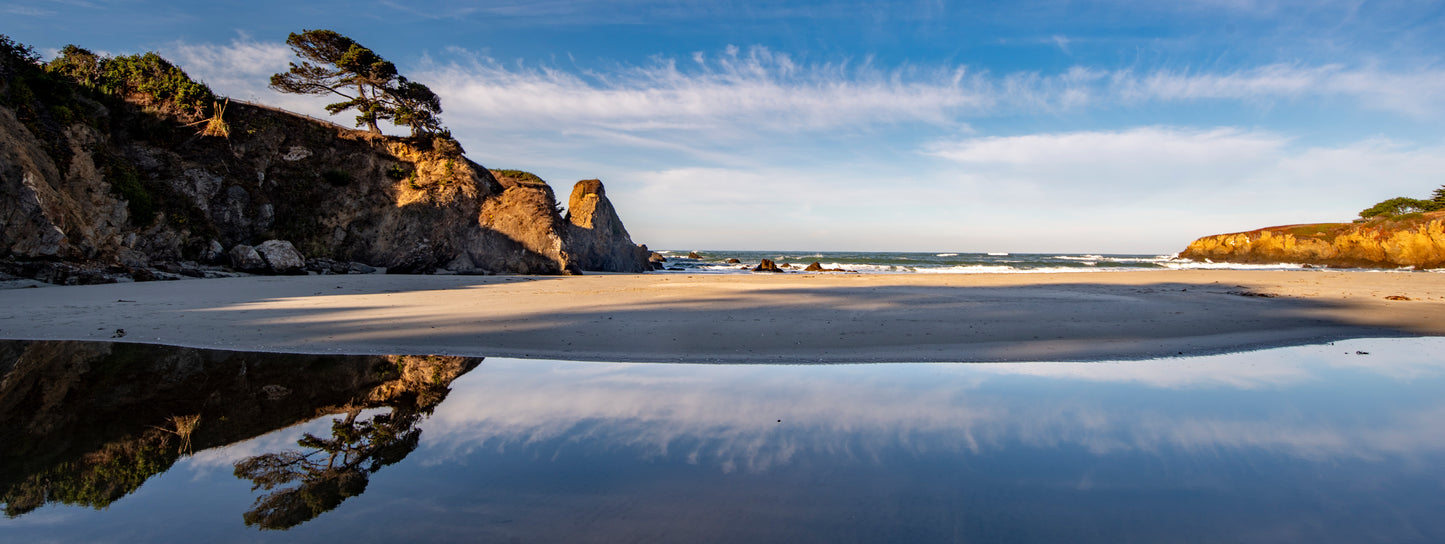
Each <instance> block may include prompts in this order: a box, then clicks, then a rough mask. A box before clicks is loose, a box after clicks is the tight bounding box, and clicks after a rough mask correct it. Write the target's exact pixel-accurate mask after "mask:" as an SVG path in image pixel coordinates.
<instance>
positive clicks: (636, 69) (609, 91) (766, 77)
mask: <svg viewBox="0 0 1445 544" xmlns="http://www.w3.org/2000/svg"><path fill="white" fill-rule="evenodd" d="M457 53H459V54H460V55H461V56H462V57H464V58H466V60H461V61H453V62H447V63H431V64H429V65H426V66H424V67H423V68H422V70H421V73H419V74H418V76H417V79H420V80H424V81H428V82H431V85H432V87H433V89H435V90H436V91H437V92H438V94H440V95H442V96H443V97H444V98H445V99H447V102H448V103H449V104H450V106H449V108H448V111H449V112H455V113H457V114H460V115H461V116H463V117H470V116H477V117H479V118H484V119H488V120H491V122H501V123H508V122H509V121H512V120H517V121H520V122H522V123H528V122H535V121H536V120H546V121H550V122H563V123H582V124H595V125H599V126H605V127H609V128H612V129H617V130H629V131H653V130H656V131H667V130H720V129H731V130H739V131H744V132H748V131H751V129H753V128H757V129H770V130H789V131H793V130H817V129H826V128H831V127H838V126H845V125H857V124H871V123H896V122H926V123H938V124H949V123H954V122H956V120H957V119H958V118H959V117H961V116H967V115H969V114H970V112H972V114H976V113H978V112H981V111H984V110H986V109H987V108H989V107H990V106H991V104H992V101H993V99H994V98H993V96H992V95H991V94H990V93H989V92H988V89H987V87H988V86H987V84H986V83H985V82H984V81H983V80H982V79H981V78H980V77H977V76H974V75H972V74H970V73H969V71H968V70H967V69H966V68H965V67H939V68H933V69H921V68H909V67H905V68H899V69H894V70H883V69H879V68H876V67H874V66H873V65H872V64H871V63H870V62H868V60H867V59H864V60H863V61H861V62H853V61H846V60H845V61H839V62H835V63H817V64H805V63H799V62H796V61H795V60H794V59H793V57H792V56H790V55H788V54H785V53H778V52H775V51H772V50H770V49H768V48H765V47H751V48H748V49H746V50H743V49H740V48H737V47H729V48H727V49H726V50H724V51H722V52H720V53H717V54H705V53H701V52H700V53H695V54H694V55H692V57H691V58H690V59H687V60H685V61H679V60H677V59H675V58H663V57H659V58H655V59H653V61H652V62H650V63H648V64H645V65H637V66H617V67H614V68H613V69H610V70H608V71H605V72H604V71H599V70H578V71H569V70H563V69H560V68H557V67H553V66H524V65H520V64H518V65H507V64H503V63H501V62H499V61H497V60H495V59H492V58H489V57H486V56H482V55H474V54H470V53H466V52H461V51H458V52H457Z"/></svg>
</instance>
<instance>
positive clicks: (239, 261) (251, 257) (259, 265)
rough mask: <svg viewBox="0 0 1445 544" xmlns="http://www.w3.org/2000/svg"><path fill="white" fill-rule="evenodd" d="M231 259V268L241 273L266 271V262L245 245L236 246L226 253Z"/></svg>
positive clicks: (254, 250)
mask: <svg viewBox="0 0 1445 544" xmlns="http://www.w3.org/2000/svg"><path fill="white" fill-rule="evenodd" d="M226 255H227V256H229V257H230V258H231V268H234V269H236V270H240V271H242V272H258V271H261V270H265V269H266V261H265V260H263V259H261V254H260V253H257V252H256V248H254V247H251V246H248V245H246V244H238V245H236V246H235V247H232V248H231V251H229V252H227V253H226Z"/></svg>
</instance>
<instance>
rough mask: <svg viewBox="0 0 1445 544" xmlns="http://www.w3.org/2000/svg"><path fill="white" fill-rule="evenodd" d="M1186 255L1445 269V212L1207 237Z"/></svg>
mask: <svg viewBox="0 0 1445 544" xmlns="http://www.w3.org/2000/svg"><path fill="white" fill-rule="evenodd" d="M1179 257H1180V258H1186V259H1194V260H1197V261H1202V260H1206V259H1208V260H1211V261H1215V262H1232V263H1254V264H1272V263H1303V264H1310V265H1316V266H1330V267H1343V268H1400V267H1415V268H1417V269H1430V268H1442V267H1445V212H1428V213H1415V214H1409V215H1405V216H1399V217H1392V218H1375V219H1371V220H1369V221H1362V222H1358V223H1323V224H1314V225H1289V226H1282V227H1269V228H1263V229H1259V230H1253V231H1249V232H1237V233H1231V234H1217V235H1214V236H1205V237H1203V238H1200V239H1198V240H1195V241H1194V242H1193V243H1191V244H1189V247H1188V248H1186V249H1185V250H1184V251H1183V252H1180V253H1179Z"/></svg>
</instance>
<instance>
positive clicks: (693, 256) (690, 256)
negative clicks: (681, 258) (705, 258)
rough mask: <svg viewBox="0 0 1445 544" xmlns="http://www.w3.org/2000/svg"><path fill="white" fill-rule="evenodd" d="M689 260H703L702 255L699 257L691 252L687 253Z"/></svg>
mask: <svg viewBox="0 0 1445 544" xmlns="http://www.w3.org/2000/svg"><path fill="white" fill-rule="evenodd" d="M687 258H689V259H701V258H702V255H698V254H697V252H696V251H689V252H687Z"/></svg>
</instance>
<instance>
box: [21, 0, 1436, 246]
mask: <svg viewBox="0 0 1445 544" xmlns="http://www.w3.org/2000/svg"><path fill="white" fill-rule="evenodd" d="M0 21H3V22H0V33H4V34H8V35H10V36H11V37H13V38H14V39H16V40H18V41H21V42H23V43H27V44H30V45H33V46H35V47H36V48H37V49H39V50H41V51H42V52H53V51H55V50H58V49H59V48H60V47H62V46H64V45H65V44H67V43H75V44H77V45H80V46H83V47H87V48H90V49H92V50H96V51H101V52H106V53H111V54H121V53H135V52H141V51H146V50H154V51H158V52H160V53H161V54H163V55H165V56H166V57H167V58H170V59H171V60H173V61H175V62H177V64H179V65H181V66H182V67H183V68H185V69H186V70H187V71H188V72H190V73H191V74H192V76H194V77H197V78H198V79H201V80H204V81H206V82H207V83H208V84H210V85H211V86H212V88H213V89H215V90H216V91H217V92H219V93H222V94H225V95H229V96H235V97H238V98H245V99H250V100H258V101H262V102H267V103H271V104H276V105H281V106H284V107H288V108H291V109H295V110H298V111H303V112H308V113H312V114H315V115H318V116H325V115H326V114H325V113H324V111H322V110H321V109H320V105H321V104H320V103H318V102H316V101H313V100H309V99H307V98H306V97H297V96H289V95H281V94H277V93H274V92H271V91H269V90H268V89H266V85H265V84H266V80H267V78H268V77H269V75H270V74H272V73H275V72H278V71H284V70H285V69H286V66H287V62H288V61H289V60H290V51H289V49H288V48H287V47H286V46H285V43H284V41H285V37H286V35H287V34H288V33H289V32H297V31H300V30H302V29H312V28H329V29H333V30H336V31H338V32H341V33H343V34H346V35H348V36H351V37H352V38H354V39H356V40H357V41H359V42H361V43H362V44H364V45H367V46H368V47H371V48H372V49H374V50H376V51H377V52H378V53H380V54H381V55H383V56H384V57H386V58H388V59H389V60H392V61H393V62H395V63H397V65H398V66H399V67H400V68H401V69H402V71H403V73H405V74H407V75H408V76H409V77H411V78H412V79H414V80H417V81H421V82H423V83H426V84H428V85H430V86H431V87H432V89H433V90H435V91H437V92H438V94H439V95H441V97H442V105H443V108H444V110H445V112H444V114H443V116H442V118H443V121H444V122H445V123H446V124H447V125H448V126H450V127H451V128H452V129H453V132H454V133H455V134H456V135H457V137H458V139H459V140H461V142H462V143H463V145H464V146H465V147H466V148H467V151H468V155H469V156H470V157H472V158H473V159H474V160H476V161H478V162H480V163H482V164H484V165H486V166H488V167H491V168H519V169H525V170H529V171H532V172H535V173H537V174H538V175H540V176H542V177H543V178H545V179H547V180H548V181H549V182H551V183H552V185H553V187H554V188H556V189H557V190H558V193H559V194H560V195H562V196H563V197H564V198H565V195H566V194H567V193H568V192H569V191H570V187H571V184H572V182H574V181H576V180H578V179H584V178H594V177H596V178H601V179H602V180H603V181H604V182H605V183H606V185H607V189H608V195H609V196H610V197H611V199H612V200H613V202H614V204H615V205H616V206H617V207H618V209H619V211H620V213H621V215H622V218H623V220H624V221H625V222H626V224H627V226H628V229H629V230H630V231H631V233H632V236H633V238H634V240H636V241H638V242H640V243H647V244H649V245H650V246H652V247H654V248H673V249H777V250H801V249H813V250H917V251H1013V252H1124V253H1151V254H1163V253H1172V252H1175V251H1178V250H1180V249H1182V248H1183V247H1184V246H1185V245H1186V244H1187V243H1188V242H1189V241H1191V240H1192V239H1194V238H1195V237H1198V236H1201V235H1205V234H1212V233H1218V232H1229V231H1237V230H1247V229H1252V228H1256V227H1262V226H1269V225H1278V224H1289V223H1304V222H1319V221H1345V220H1349V219H1350V218H1352V217H1353V216H1354V215H1355V214H1356V213H1357V212H1358V211H1359V210H1360V209H1362V208H1364V207H1367V206H1369V205H1370V204H1373V203H1374V202H1376V201H1379V200H1382V199H1385V198H1389V197H1394V196H1417V197H1419V196H1425V195H1427V194H1428V193H1429V192H1430V191H1431V190H1432V189H1434V188H1436V187H1439V186H1440V185H1441V184H1445V135H1442V133H1441V131H1440V128H1439V127H1441V126H1442V121H1445V57H1442V51H1445V47H1442V46H1445V38H1442V36H1445V2H1438V1H1435V2H1424V1H1397V2H1370V1H1339V2H1337V1H1330V0H1321V1H1313V2H1304V1H1299V2H1296V1H1275V2H1271V1H1264V0H1178V1H1171V2H1158V1H1147V0H1138V1H1135V0H1118V1H1112V2H1032V1H1021V2H1002V3H994V2H987V3H985V2H950V1H940V0H933V1H921V2H892V3H880V2H783V1H775V2H772V1H744V2H733V1H726V0H723V1H690V0H615V1H602V0H581V1H552V0H541V1H530V2H529V1H521V0H516V1H492V2H442V1H435V0H423V1H415V2H407V1H401V0H394V1H392V0H388V1H382V2H294V1H293V2H276V1H269V0H266V1H251V2H238V1H213V2H159V1H126V0H114V1H108V0H0ZM348 119H349V116H346V115H344V114H343V115H342V116H338V117H337V120H338V121H340V122H342V123H346V122H347V120H348Z"/></svg>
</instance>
